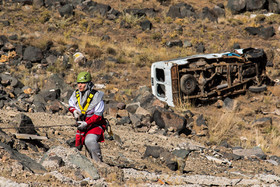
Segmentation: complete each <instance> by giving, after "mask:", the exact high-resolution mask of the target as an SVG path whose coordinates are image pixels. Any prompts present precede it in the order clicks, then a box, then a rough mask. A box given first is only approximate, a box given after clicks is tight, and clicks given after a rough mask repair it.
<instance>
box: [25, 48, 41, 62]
mask: <svg viewBox="0 0 280 187" xmlns="http://www.w3.org/2000/svg"><path fill="white" fill-rule="evenodd" d="M42 59H43V53H42V51H41V49H39V48H37V47H34V46H28V47H27V48H26V49H25V50H24V53H23V60H26V61H30V62H41V60H42Z"/></svg>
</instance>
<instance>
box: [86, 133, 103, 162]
mask: <svg viewBox="0 0 280 187" xmlns="http://www.w3.org/2000/svg"><path fill="white" fill-rule="evenodd" d="M99 138H100V135H97V134H87V136H86V138H85V145H86V148H87V150H88V152H89V154H90V156H91V158H92V159H94V160H95V161H97V162H99V161H102V155H101V150H100V145H99V143H98V139H99Z"/></svg>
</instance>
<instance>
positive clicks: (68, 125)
mask: <svg viewBox="0 0 280 187" xmlns="http://www.w3.org/2000/svg"><path fill="white" fill-rule="evenodd" d="M71 126H76V124H66V125H50V126H37V127H35V126H34V127H0V129H28V128H35V129H38V128H50V127H71Z"/></svg>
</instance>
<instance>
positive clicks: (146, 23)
mask: <svg viewBox="0 0 280 187" xmlns="http://www.w3.org/2000/svg"><path fill="white" fill-rule="evenodd" d="M140 26H141V28H142V30H143V31H145V30H151V29H152V27H153V24H152V23H151V22H150V21H149V20H147V19H146V20H144V21H141V22H140Z"/></svg>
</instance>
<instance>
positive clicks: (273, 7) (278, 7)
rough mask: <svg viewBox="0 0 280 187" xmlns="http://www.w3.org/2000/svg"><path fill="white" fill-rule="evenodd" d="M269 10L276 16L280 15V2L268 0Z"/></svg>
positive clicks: (278, 0) (279, 0)
mask: <svg viewBox="0 0 280 187" xmlns="http://www.w3.org/2000/svg"><path fill="white" fill-rule="evenodd" d="M268 10H269V12H273V13H276V14H279V13H280V0H268Z"/></svg>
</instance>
